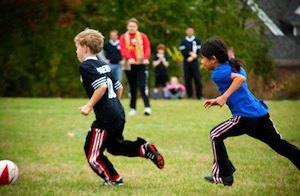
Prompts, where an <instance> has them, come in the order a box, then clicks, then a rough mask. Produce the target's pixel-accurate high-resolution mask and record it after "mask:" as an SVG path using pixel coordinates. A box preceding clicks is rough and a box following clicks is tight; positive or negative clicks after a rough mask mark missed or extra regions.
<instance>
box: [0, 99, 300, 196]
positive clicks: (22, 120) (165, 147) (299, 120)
mask: <svg viewBox="0 0 300 196" xmlns="http://www.w3.org/2000/svg"><path fill="white" fill-rule="evenodd" d="M86 101H87V99H56V98H51V99H50V98H31V99H29V98H1V99H0V127H1V129H0V160H2V159H9V160H12V161H14V162H15V163H16V164H17V165H18V166H19V169H20V172H21V176H20V179H19V181H18V182H17V184H16V185H14V186H4V187H0V195H1V196H2V195H24V196H25V195H253V196H254V195H299V194H300V172H299V171H298V169H297V168H296V167H295V166H294V165H293V164H292V163H291V162H290V161H289V160H287V159H286V158H284V157H282V156H280V155H278V154H277V153H275V152H274V151H273V150H272V149H270V148H269V147H268V146H267V145H265V144H264V143H262V142H260V141H257V140H255V139H253V138H250V137H249V136H247V135H244V136H239V137H234V138H228V139H227V140H226V146H227V149H228V153H229V156H230V159H231V160H232V162H233V164H234V165H235V167H236V169H237V171H236V173H235V176H234V177H235V182H234V184H233V186H232V187H224V186H223V185H215V184H210V183H207V182H206V181H205V180H204V179H203V177H204V176H205V175H208V174H210V172H211V164H212V161H213V157H212V151H211V146H210V140H209V131H210V130H211V128H213V127H214V126H215V125H217V124H218V123H220V122H222V121H224V120H227V119H228V118H230V113H229V110H228V109H227V108H226V107H223V108H219V107H215V108H211V109H204V108H203V107H202V104H203V101H197V100H176V101H173V100H156V101H154V100H151V106H152V110H153V115H151V116H149V117H147V116H144V115H143V109H144V108H143V105H142V101H141V100H140V99H139V100H138V108H137V111H138V114H137V115H136V116H134V117H127V123H126V127H125V130H124V136H125V138H126V139H129V140H135V139H136V137H137V136H140V137H143V138H145V139H147V140H149V141H151V142H154V143H155V144H156V145H157V147H158V149H159V150H160V151H161V153H162V154H163V155H164V156H165V161H166V165H165V168H164V169H163V170H159V169H157V168H156V166H155V165H154V164H153V163H152V162H151V161H149V160H145V159H142V158H127V157H121V156H119V157H116V156H112V155H109V154H107V156H108V157H109V159H110V160H111V161H112V162H113V164H114V165H115V168H116V169H117V171H118V172H119V173H120V174H121V175H122V177H123V179H124V181H125V185H124V187H102V186H100V184H101V183H102V182H103V180H102V179H99V177H98V176H97V175H96V174H94V173H93V172H92V170H91V169H90V167H89V165H88V163H87V161H86V159H85V156H84V152H83V145H84V141H85V136H86V133H87V130H88V128H89V127H90V125H91V123H92V121H93V119H94V116H93V114H91V115H89V116H88V117H84V116H81V115H80V113H79V110H78V107H79V106H81V105H83V104H85V103H86ZM122 102H123V105H124V108H125V110H126V111H127V112H128V109H129V107H128V104H129V101H128V100H127V99H123V100H122ZM267 104H268V106H269V108H270V114H271V118H272V120H273V121H274V122H275V125H276V127H277V129H278V130H279V132H280V133H281V135H282V136H283V138H284V139H286V140H288V141H289V142H291V143H293V144H294V145H296V146H298V147H299V146H300V101H267ZM299 158H300V157H299Z"/></svg>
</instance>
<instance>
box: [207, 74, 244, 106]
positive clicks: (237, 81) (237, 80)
mask: <svg viewBox="0 0 300 196" xmlns="http://www.w3.org/2000/svg"><path fill="white" fill-rule="evenodd" d="M231 79H232V83H231V85H230V86H229V88H228V89H227V90H226V91H225V92H224V93H223V94H222V95H221V96H219V97H217V98H215V99H209V100H206V101H205V102H204V104H203V107H205V108H206V107H208V108H210V107H211V106H214V105H218V106H220V107H222V106H223V105H224V104H225V103H226V101H227V99H228V98H229V97H230V96H231V95H232V94H233V93H234V92H235V91H236V90H237V89H239V88H240V87H241V86H242V84H243V83H244V82H245V81H246V77H244V76H242V75H240V74H236V73H231Z"/></svg>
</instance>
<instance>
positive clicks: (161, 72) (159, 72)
mask: <svg viewBox="0 0 300 196" xmlns="http://www.w3.org/2000/svg"><path fill="white" fill-rule="evenodd" d="M158 59H159V56H158V54H156V55H155V57H154V58H153V62H154V61H157V60H158ZM164 59H165V61H166V62H168V59H167V57H166V56H165V55H164ZM154 71H155V75H156V76H165V75H168V72H167V68H166V67H165V66H164V64H163V63H162V62H160V63H159V65H157V66H156V67H155V68H154Z"/></svg>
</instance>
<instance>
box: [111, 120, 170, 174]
mask: <svg viewBox="0 0 300 196" xmlns="http://www.w3.org/2000/svg"><path fill="white" fill-rule="evenodd" d="M123 129H124V125H122V126H120V128H118V129H114V130H111V131H110V132H108V134H109V135H110V136H109V140H108V141H107V144H108V145H107V151H108V152H109V153H111V154H113V155H123V156H127V157H145V158H150V159H151V160H152V161H153V162H154V163H155V164H156V165H157V167H158V168H160V169H162V168H163V167H164V159H163V156H162V155H161V154H160V153H159V152H158V151H157V149H156V147H155V145H154V144H152V143H149V142H147V141H146V140H144V139H142V138H139V137H138V138H137V140H136V141H129V140H124V137H123V134H122V133H123Z"/></svg>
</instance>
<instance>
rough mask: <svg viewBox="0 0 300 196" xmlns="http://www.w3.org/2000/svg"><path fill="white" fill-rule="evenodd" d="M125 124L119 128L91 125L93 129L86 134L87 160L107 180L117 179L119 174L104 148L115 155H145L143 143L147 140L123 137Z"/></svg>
mask: <svg viewBox="0 0 300 196" xmlns="http://www.w3.org/2000/svg"><path fill="white" fill-rule="evenodd" d="M123 129H124V124H123V125H122V126H121V127H119V128H117V129H109V130H105V129H99V128H96V127H91V130H90V131H89V132H88V134H87V136H86V142H85V145H84V151H85V154H86V157H87V160H88V162H89V164H90V166H91V167H92V169H93V170H94V172H96V173H97V174H98V175H99V176H100V177H101V178H103V179H104V180H106V181H109V182H111V181H115V180H116V179H117V178H118V177H119V174H118V173H117V171H116V170H115V169H114V166H113V165H112V163H111V162H110V161H109V160H108V159H107V157H106V156H105V155H104V154H103V152H104V150H105V149H107V151H108V152H109V153H111V154H113V155H123V156H128V157H137V156H140V157H143V156H144V155H143V153H142V145H143V144H144V143H146V141H145V140H144V139H142V138H137V140H136V141H134V142H133V141H128V140H124V137H123V134H122V133H123Z"/></svg>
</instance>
